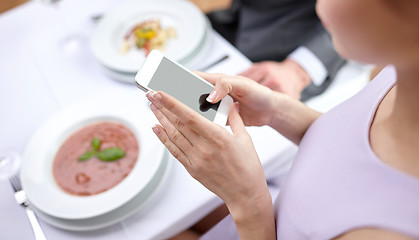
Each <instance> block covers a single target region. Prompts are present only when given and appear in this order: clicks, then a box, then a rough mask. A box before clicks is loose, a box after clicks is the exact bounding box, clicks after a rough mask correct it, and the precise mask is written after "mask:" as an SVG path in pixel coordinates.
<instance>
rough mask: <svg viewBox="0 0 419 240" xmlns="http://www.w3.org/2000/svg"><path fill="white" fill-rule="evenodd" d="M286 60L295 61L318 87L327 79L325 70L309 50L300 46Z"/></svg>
mask: <svg viewBox="0 0 419 240" xmlns="http://www.w3.org/2000/svg"><path fill="white" fill-rule="evenodd" d="M288 58H290V59H292V60H294V61H296V62H297V63H298V64H300V66H301V67H302V68H303V69H304V70H305V71H306V72H307V73H308V75H310V77H311V81H312V82H313V84H314V85H316V86H320V85H322V83H323V82H324V80H325V79H326V77H327V70H326V67H325V66H324V65H323V63H322V62H321V61H320V59H319V58H318V57H317V56H316V55H314V53H313V52H312V51H310V49H308V48H306V47H304V46H301V47H298V48H297V49H295V50H294V51H293V52H292V53H291V54H290V55H288Z"/></svg>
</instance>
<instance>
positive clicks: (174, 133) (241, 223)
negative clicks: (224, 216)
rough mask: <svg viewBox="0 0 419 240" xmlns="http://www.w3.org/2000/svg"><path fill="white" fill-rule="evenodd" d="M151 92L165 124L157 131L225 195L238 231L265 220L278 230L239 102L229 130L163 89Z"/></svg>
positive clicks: (198, 176)
mask: <svg viewBox="0 0 419 240" xmlns="http://www.w3.org/2000/svg"><path fill="white" fill-rule="evenodd" d="M147 98H148V99H149V100H150V101H151V102H152V103H151V105H150V108H151V109H152V111H153V113H154V114H155V116H156V117H157V119H158V120H159V122H160V124H161V126H160V125H156V126H155V127H154V128H153V131H154V132H155V134H156V135H157V137H158V138H159V139H160V141H161V142H162V143H163V144H164V145H165V146H166V147H167V149H168V150H169V151H170V153H171V154H172V155H173V156H174V157H175V158H177V159H178V160H179V162H181V163H182V164H183V166H184V167H185V168H186V170H187V171H188V172H189V173H190V174H191V176H192V177H194V178H195V179H197V180H198V181H199V182H201V183H202V184H203V185H204V186H205V187H207V188H208V189H209V190H211V191H212V192H214V193H215V194H216V195H218V196H219V197H220V198H221V199H223V200H224V202H225V204H226V205H227V207H228V208H229V211H230V213H231V215H232V217H233V219H234V220H235V221H236V224H238V228H239V234H241V235H244V236H249V235H248V234H250V233H248V231H249V230H252V231H254V229H253V227H255V226H259V225H260V224H263V225H264V226H260V230H264V232H265V234H266V233H269V234H272V230H273V233H275V229H274V221H273V209H272V202H271V197H270V194H269V191H268V188H267V184H266V180H265V175H264V171H263V168H262V165H261V163H260V161H259V158H258V156H257V153H256V151H255V148H254V146H253V143H252V141H251V138H250V136H249V135H248V133H247V132H246V129H245V126H244V124H243V121H242V119H241V117H240V115H239V108H238V104H237V103H236V104H235V105H234V106H233V108H232V110H231V112H230V114H229V123H230V126H231V130H232V133H233V134H230V133H229V132H228V131H227V130H226V129H224V128H223V127H221V126H219V125H217V124H215V123H213V122H211V121H209V120H207V119H206V118H204V117H202V116H201V115H199V114H198V113H196V112H195V111H193V110H192V109H190V108H189V107H187V106H185V105H184V104H183V103H181V102H179V101H178V100H176V99H175V98H173V97H171V96H170V95H168V94H166V93H164V92H149V93H147ZM240 111H242V109H240ZM249 221H251V222H249ZM249 226H253V227H251V228H249ZM266 228H269V231H268V230H266ZM257 232H258V231H256V232H255V233H257ZM260 236H262V235H260Z"/></svg>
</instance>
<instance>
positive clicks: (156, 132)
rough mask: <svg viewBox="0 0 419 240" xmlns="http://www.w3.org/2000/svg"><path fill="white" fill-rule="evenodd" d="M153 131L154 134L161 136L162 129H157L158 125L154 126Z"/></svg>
mask: <svg viewBox="0 0 419 240" xmlns="http://www.w3.org/2000/svg"><path fill="white" fill-rule="evenodd" d="M152 129H153V132H154V133H155V134H156V135H158V134H160V129H159V128H158V127H157V125H154V126H153V127H152Z"/></svg>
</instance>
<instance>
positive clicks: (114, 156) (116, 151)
mask: <svg viewBox="0 0 419 240" xmlns="http://www.w3.org/2000/svg"><path fill="white" fill-rule="evenodd" d="M92 147H93V149H92V150H89V151H87V152H85V153H84V154H83V155H81V156H80V157H79V159H78V161H79V162H84V161H87V160H89V159H90V158H92V157H93V156H95V155H96V156H97V157H98V158H99V159H100V160H101V161H104V162H113V161H116V160H118V159H120V158H123V157H124V156H125V152H124V151H123V150H122V149H121V148H119V147H111V148H107V149H104V150H103V151H99V149H100V139H99V138H94V139H93V140H92Z"/></svg>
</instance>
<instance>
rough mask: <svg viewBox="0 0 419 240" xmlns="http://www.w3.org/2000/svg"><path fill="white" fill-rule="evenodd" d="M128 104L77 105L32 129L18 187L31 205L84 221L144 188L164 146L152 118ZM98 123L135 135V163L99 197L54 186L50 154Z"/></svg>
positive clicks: (144, 109)
mask: <svg viewBox="0 0 419 240" xmlns="http://www.w3.org/2000/svg"><path fill="white" fill-rule="evenodd" d="M119 99H121V98H119ZM122 99H123V98H122ZM133 100H134V99H125V101H116V100H115V99H109V100H103V99H101V100H98V99H95V98H92V99H90V100H86V101H81V102H78V103H76V104H74V105H72V106H69V107H66V108H64V109H62V110H61V111H59V112H58V113H56V114H55V115H53V116H52V117H51V118H50V119H48V120H47V121H46V122H45V123H44V124H43V125H42V126H41V127H40V128H39V129H38V130H37V132H36V133H35V134H34V135H33V137H32V138H31V140H30V142H29V144H28V145H27V148H26V150H25V152H24V155H23V162H22V168H21V173H20V174H21V181H22V187H23V189H24V190H25V192H26V194H27V196H28V199H29V201H30V203H31V204H32V205H35V207H36V208H37V209H39V210H40V211H42V212H44V213H46V214H48V215H50V216H53V217H57V218H62V219H85V218H92V217H96V216H100V215H103V214H105V213H108V212H110V211H113V210H115V209H117V208H119V207H121V206H122V205H124V204H125V203H127V202H128V201H130V200H131V199H133V198H134V197H135V196H137V195H138V194H140V193H141V192H142V191H143V190H144V189H146V187H147V186H148V185H149V184H150V182H152V179H153V177H155V174H156V173H157V172H158V171H159V169H160V168H161V165H162V164H165V162H164V161H163V158H162V156H163V152H164V146H163V145H162V144H161V143H160V142H159V140H158V139H157V137H156V136H155V135H154V133H153V132H152V130H151V126H152V124H153V123H154V122H155V118H154V116H153V115H152V113H151V112H150V110H149V109H147V107H146V106H145V104H142V102H136V103H135V104H132V103H131V102H128V101H133ZM130 104H132V105H130ZM101 121H111V122H118V123H122V124H123V125H125V126H126V127H128V128H129V129H130V130H131V131H132V132H133V133H134V135H135V136H136V137H137V140H138V143H139V157H138V160H137V163H136V164H135V166H134V168H133V169H132V170H131V172H130V173H129V175H128V176H127V177H125V178H124V179H123V180H122V181H121V182H120V183H119V184H117V185H116V186H114V187H113V188H111V189H109V190H107V191H105V192H103V193H100V194H96V195H91V196H75V195H71V194H68V193H66V192H65V191H63V190H62V189H61V188H60V187H59V186H58V185H57V184H56V182H55V180H54V177H53V174H52V164H53V161H54V157H55V154H56V152H57V150H58V149H59V147H60V146H61V144H62V143H63V142H64V141H65V140H66V139H67V138H68V137H69V136H70V135H71V134H73V133H74V132H75V131H77V130H78V129H80V128H82V127H84V126H86V125H89V124H92V123H95V122H101ZM154 184H155V183H154ZM155 185H156V184H155ZM156 186H157V185H156ZM148 187H149V186H148Z"/></svg>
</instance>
